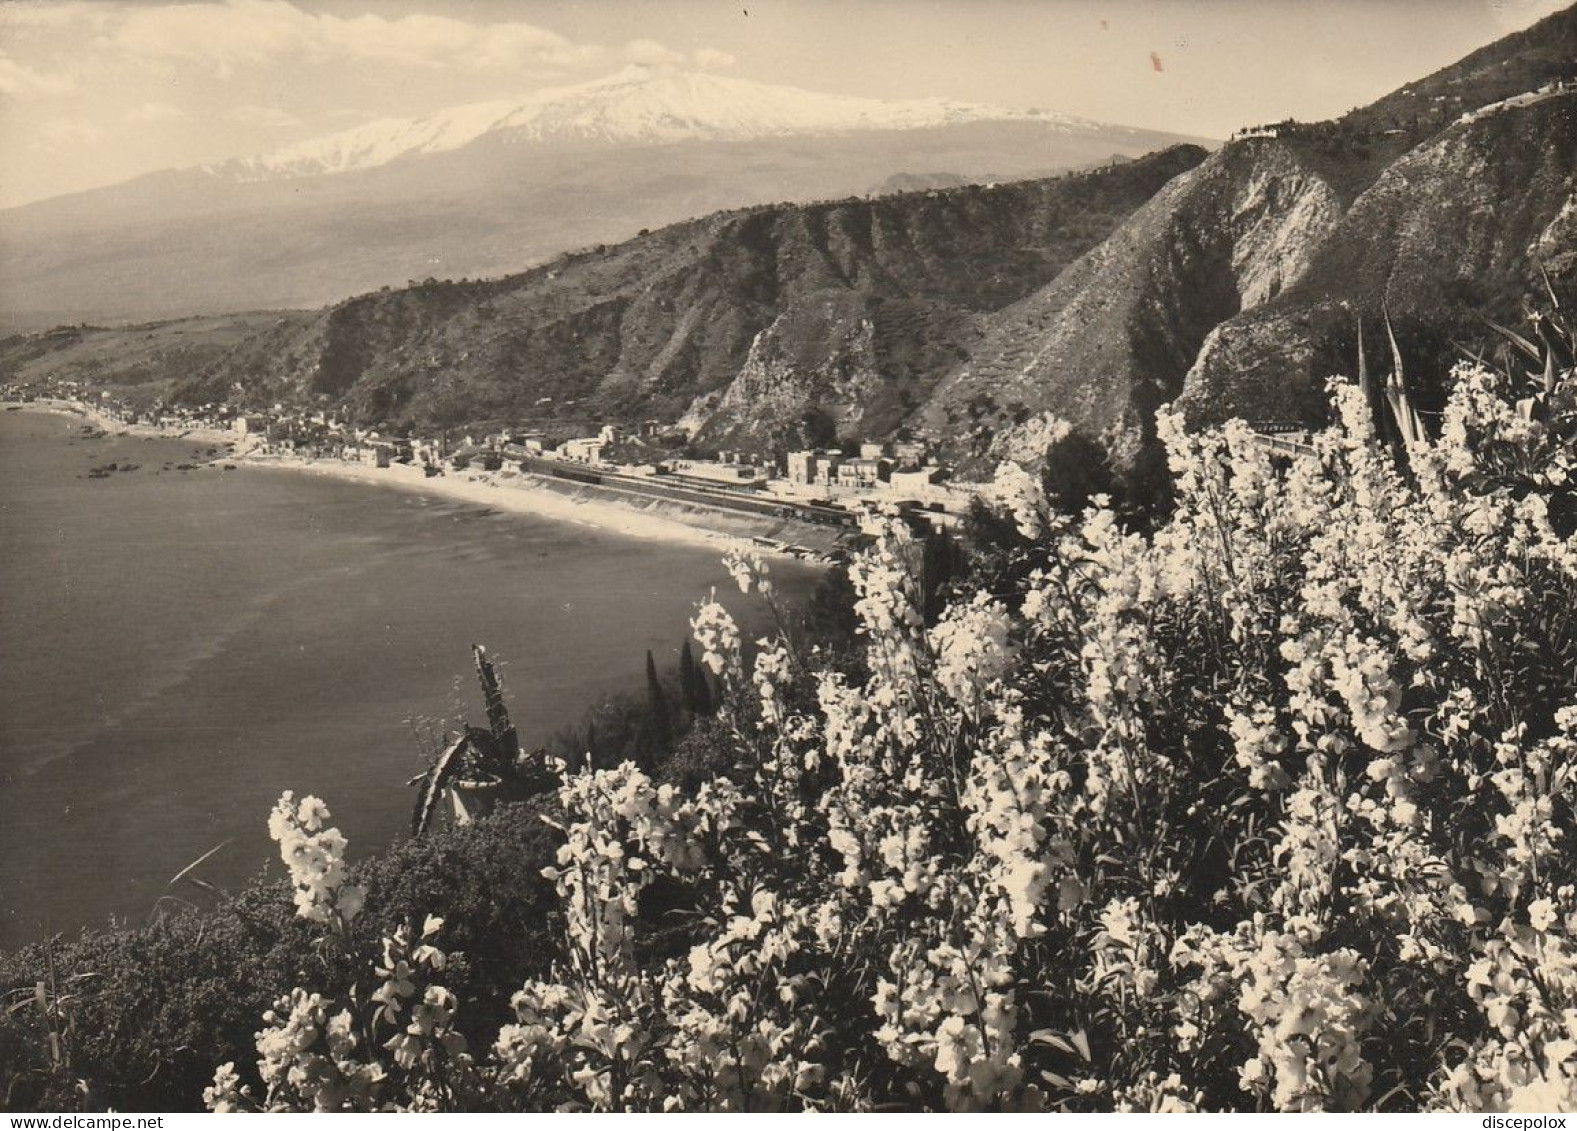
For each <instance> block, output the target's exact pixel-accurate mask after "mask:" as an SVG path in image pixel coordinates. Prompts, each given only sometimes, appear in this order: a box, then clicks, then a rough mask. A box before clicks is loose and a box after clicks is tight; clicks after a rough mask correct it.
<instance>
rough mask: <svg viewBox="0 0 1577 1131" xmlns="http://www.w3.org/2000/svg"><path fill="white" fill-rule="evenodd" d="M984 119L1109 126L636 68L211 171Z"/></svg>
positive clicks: (356, 165) (251, 176) (337, 166)
mask: <svg viewBox="0 0 1577 1131" xmlns="http://www.w3.org/2000/svg"><path fill="white" fill-rule="evenodd" d="M981 121H1027V122H1039V123H1042V124H1044V125H1047V126H1051V127H1052V128H1054V129H1057V130H1058V131H1059V132H1065V133H1077V132H1082V131H1085V130H1092V129H1097V128H1100V127H1098V126H1097V125H1096V123H1093V122H1086V121H1084V120H1083V119H1079V118H1073V117H1068V116H1066V115H1061V114H1054V113H1048V112H1045V111H1039V110H1027V111H1026V110H1005V109H1002V108H999V107H995V106H983V105H977V104H973V103H968V102H955V101H952V100H949V99H944V98H924V99H912V100H906V101H884V100H881V99H875V98H856V97H851V96H847V95H839V94H821V93H817V92H815V91H809V90H800V89H798V88H796V87H790V86H769V85H766V84H763V83H754V82H748V81H745V80H743V79H735V78H725V77H723V76H719V75H712V74H701V73H693V72H684V71H674V70H669V69H654V68H648V67H641V66H631V67H627V68H625V69H624V70H622V71H620V72H618V73H617V74H613V75H609V76H608V77H606V78H603V79H598V80H596V81H593V82H588V83H581V84H579V85H576V86H564V87H554V88H549V89H544V90H539V91H536V92H534V93H532V94H529V95H526V96H525V97H523V98H519V99H512V100H509V99H506V100H502V101H495V102H479V103H473V104H470V105H466V106H456V107H453V108H451V109H448V110H441V111H438V112H437V113H434V114H429V115H426V116H425V117H421V118H408V119H407V118H382V119H379V120H377V121H373V122H368V123H366V124H365V125H361V126H357V127H355V128H354V129H350V130H346V131H344V132H342V133H336V134H331V135H329V136H327V137H321V138H314V139H311V140H308V141H304V142H300V143H298V144H296V145H292V146H288V147H286V148H284V149H280V150H276V151H275V152H273V153H269V154H265V155H263V156H259V157H247V158H241V159H237V160H234V161H227V162H225V163H224V164H222V165H213V166H207V169H208V171H209V172H211V173H214V174H217V175H223V176H229V177H233V178H235V179H237V180H243V181H254V180H275V179H281V178H288V177H306V176H316V175H319V174H324V173H344V172H350V171H352V170H356V169H368V168H372V167H374V166H378V165H386V164H388V163H389V162H391V161H396V160H400V159H402V158H406V157H412V156H416V155H420V154H426V153H440V152H443V151H445V150H452V149H459V148H460V147H461V146H464V145H468V144H470V143H471V142H473V141H476V140H477V139H478V138H481V137H484V136H486V135H497V136H498V137H500V138H501V139H503V140H506V141H529V142H537V143H553V142H581V143H587V142H591V143H599V142H601V143H611V144H623V145H640V144H658V143H665V142H677V141H692V140H703V139H706V140H738V139H746V138H761V137H782V136H789V135H794V134H836V133H850V132H854V131H860V130H911V129H926V128H932V127H938V126H946V125H954V124H958V123H963V122H981Z"/></svg>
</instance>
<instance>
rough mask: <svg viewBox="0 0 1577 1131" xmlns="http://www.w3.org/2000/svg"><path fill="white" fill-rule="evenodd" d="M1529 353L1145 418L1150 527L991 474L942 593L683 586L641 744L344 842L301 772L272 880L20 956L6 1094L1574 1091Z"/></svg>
mask: <svg viewBox="0 0 1577 1131" xmlns="http://www.w3.org/2000/svg"><path fill="white" fill-rule="evenodd" d="M1554 324H1555V325H1557V326H1561V327H1562V335H1561V342H1562V343H1563V348H1564V349H1566V350H1569V348H1570V341H1571V339H1570V335H1569V332H1567V331H1565V329H1564V327H1563V326H1562V324H1561V323H1560V322H1559V321H1558V317H1557V320H1556V321H1555V323H1554ZM1519 337H1520V336H1519ZM1516 353H1517V356H1518V361H1517V362H1516V363H1515V364H1513V365H1511V366H1508V367H1506V368H1504V369H1500V370H1496V369H1492V368H1487V367H1485V366H1483V365H1482V364H1477V363H1474V364H1465V365H1462V366H1460V367H1459V368H1458V369H1457V370H1456V371H1455V373H1454V374H1453V375H1452V378H1451V381H1450V382H1449V385H1450V390H1451V391H1450V394H1449V399H1448V400H1447V401H1446V403H1445V405H1444V406H1443V410H1442V412H1441V414H1440V416H1439V417H1438V419H1437V420H1433V419H1431V420H1429V421H1428V422H1427V423H1426V420H1425V418H1424V417H1421V416H1420V415H1419V414H1418V412H1417V411H1416V410H1415V409H1414V408H1413V407H1412V405H1411V404H1410V403H1409V400H1408V397H1407V395H1406V392H1405V389H1402V388H1401V387H1400V384H1399V381H1394V382H1392V384H1391V387H1390V389H1389V391H1388V393H1386V394H1381V393H1379V392H1378V391H1376V392H1375V393H1374V395H1365V391H1364V388H1362V387H1360V386H1353V385H1348V384H1345V383H1341V382H1337V383H1334V384H1333V385H1332V386H1331V403H1332V413H1333V416H1334V418H1335V423H1333V424H1332V425H1331V426H1329V427H1328V428H1326V429H1325V430H1323V431H1320V432H1318V433H1315V434H1313V435H1312V436H1311V437H1309V438H1308V439H1307V442H1303V441H1300V442H1299V448H1298V450H1297V451H1296V452H1295V453H1294V454H1290V455H1289V454H1283V453H1282V452H1280V451H1278V450H1276V449H1274V448H1273V447H1271V446H1270V445H1267V444H1265V443H1264V442H1262V438H1261V437H1258V436H1256V435H1254V434H1253V433H1252V432H1251V431H1250V430H1249V429H1248V428H1247V427H1245V426H1244V425H1243V424H1242V423H1241V422H1230V423H1228V424H1226V425H1224V426H1222V427H1220V428H1216V429H1210V430H1207V431H1204V432H1199V433H1188V432H1186V431H1185V430H1183V429H1182V428H1181V426H1180V421H1179V419H1178V418H1177V417H1176V416H1173V415H1170V414H1163V415H1162V416H1161V417H1160V419H1159V422H1158V430H1159V434H1160V435H1161V437H1162V438H1163V440H1164V442H1165V445H1166V451H1167V459H1168V467H1169V471H1170V476H1171V483H1172V493H1171V494H1172V498H1171V511H1170V513H1169V514H1168V515H1167V516H1165V517H1164V518H1158V519H1153V518H1151V517H1149V516H1145V515H1140V516H1135V515H1132V514H1125V513H1121V512H1119V511H1118V510H1116V509H1114V508H1113V506H1112V505H1111V504H1110V502H1109V500H1108V499H1107V498H1106V497H1105V496H1102V495H1097V496H1095V497H1093V498H1091V499H1090V500H1089V501H1088V504H1087V505H1086V506H1084V507H1083V508H1082V509H1080V510H1078V511H1077V512H1076V513H1068V512H1067V511H1059V510H1057V509H1056V508H1055V507H1053V506H1051V505H1050V504H1049V503H1048V501H1047V496H1046V493H1045V491H1044V488H1043V484H1042V483H1041V481H1040V480H1039V478H1038V477H1037V476H1035V475H1031V474H1028V473H1025V472H1024V471H1022V470H1021V469H1019V468H1017V467H1016V465H1007V466H1005V467H1004V468H1003V469H1002V470H1001V472H1000V474H999V476H998V481H997V500H998V515H999V517H998V519H997V523H996V525H995V527H994V528H993V531H992V536H991V537H990V538H989V539H986V541H987V542H988V545H987V546H985V548H984V549H983V550H982V551H981V552H980V553H978V554H977V555H976V557H975V559H974V562H973V565H972V568H971V571H970V572H969V573H968V574H967V576H964V577H962V578H959V579H957V580H956V581H954V582H953V583H952V585H951V586H950V587H949V588H948V590H947V592H946V594H945V595H944V596H943V597H942V598H941V599H939V600H938V601H937V602H936V611H935V615H934V616H932V617H928V616H926V610H925V605H926V603H927V602H926V600H925V598H924V595H923V594H922V590H921V587H920V561H921V559H922V557H923V550H922V547H921V546H920V545H918V544H917V543H916V542H915V541H914V540H913V538H912V536H910V535H909V534H908V533H907V532H906V531H904V530H903V529H902V528H900V527H896V526H895V527H893V528H892V529H890V530H888V531H887V532H886V534H885V535H884V536H883V537H882V538H881V539H880V540H879V541H878V542H877V544H876V545H874V546H873V547H872V548H871V549H869V550H868V551H867V552H865V553H864V554H862V555H860V556H859V557H857V558H856V559H855V560H854V561H853V562H852V563H851V565H850V566H849V568H848V575H847V584H848V589H849V595H850V596H851V597H852V602H851V605H852V617H853V620H854V625H855V630H854V633H853V635H852V637H851V638H850V641H849V642H850V647H849V649H848V651H847V652H846V653H845V654H842V655H839V654H837V653H835V652H830V651H829V650H828V649H827V648H825V647H820V646H818V644H817V642H816V641H812V640H809V639H807V638H805V637H804V636H803V635H802V634H796V633H795V632H792V631H789V632H780V633H778V634H776V635H773V636H769V637H766V638H764V639H763V640H762V641H761V642H760V643H759V644H758V646H757V647H756V648H755V650H754V652H753V654H752V655H751V656H748V657H747V655H746V653H745V651H744V649H743V642H742V641H741V639H740V634H739V632H738V629H737V628H736V627H735V624H734V621H733V618H732V617H731V616H730V615H729V614H728V612H727V611H726V610H725V609H724V608H723V606H722V605H721V604H719V603H718V602H717V601H716V600H715V599H714V600H708V601H706V602H704V603H703V604H702V605H701V606H700V607H699V608H698V609H697V612H696V615H695V618H694V621H693V628H694V632H695V640H696V645H697V647H696V653H697V657H698V658H697V666H698V667H700V668H702V669H704V670H705V671H706V673H708V678H709V680H710V683H709V692H715V698H714V699H713V702H712V703H711V704H710V707H711V708H712V711H713V713H711V714H708V715H706V716H704V718H698V719H694V720H692V723H693V725H692V727H691V729H690V731H689V733H688V734H686V735H685V736H683V737H682V738H679V739H678V741H677V743H676V745H675V746H674V749H673V751H672V752H671V753H669V754H668V755H667V756H666V757H663V758H658V759H656V760H654V761H653V762H652V763H651V764H650V765H642V764H641V762H640V761H639V760H638V759H636V758H634V757H631V758H629V759H627V760H624V761H622V762H620V763H618V764H616V765H614V764H607V763H605V762H603V761H601V760H598V761H596V762H594V763H587V762H585V761H584V760H583V761H582V762H581V763H580V764H578V765H573V764H561V769H560V776H559V780H558V784H557V787H556V788H555V789H554V790H553V791H552V792H551V793H549V794H547V795H545V796H543V797H541V798H539V799H537V800H536V801H534V802H531V803H528V804H526V805H523V806H513V807H507V808H505V809H503V810H501V811H500V812H499V813H497V814H496V815H494V816H493V817H490V818H488V819H487V820H484V821H481V822H478V823H477V824H475V825H471V826H467V827H464V828H459V829H454V830H448V831H444V832H440V833H438V834H435V835H433V836H432V837H430V838H428V839H425V840H422V841H418V842H412V843H410V844H407V845H404V846H402V847H400V848H398V849H396V850H395V851H394V852H392V853H390V854H387V855H385V856H383V857H379V858H377V859H375V860H372V861H369V862H367V863H366V864H364V865H362V866H360V867H357V868H347V867H346V866H345V864H344V861H343V846H344V841H343V837H341V836H340V834H339V833H338V831H337V830H335V829H333V828H331V827H329V825H328V821H329V817H328V814H327V812H326V807H324V806H323V805H322V803H321V802H319V801H317V800H316V799H296V798H291V797H287V798H285V799H282V801H281V803H280V806H279V807H278V808H277V809H276V811H275V815H274V818H273V819H272V823H271V829H273V831H274V832H275V835H276V839H278V840H279V841H280V845H281V850H282V852H283V854H284V856H285V858H286V862H287V865H288V868H289V870H290V872H291V873H292V882H291V883H290V884H289V885H282V884H278V883H274V884H267V883H264V884H260V885H258V886H256V887H254V888H253V889H251V890H249V891H248V892H247V893H245V894H244V895H242V896H240V897H238V898H237V899H235V900H230V901H227V902H225V903H224V904H222V905H221V906H220V907H218V908H217V909H216V910H215V911H213V912H211V913H210V914H209V915H206V916H184V917H176V918H173V919H171V920H170V921H169V922H167V923H165V924H162V925H160V926H159V927H157V928H154V929H151V930H148V931H144V932H139V933H132V934H125V935H105V936H94V937H90V938H88V939H85V940H84V941H82V942H80V943H77V944H73V945H72V946H70V947H63V946H61V945H60V944H58V943H57V944H53V945H51V946H39V947H33V948H30V949H29V950H27V951H24V952H22V953H20V954H18V955H15V956H11V957H10V958H8V959H6V961H5V967H4V979H3V980H4V982H5V984H7V985H9V986H14V987H16V989H17V991H18V993H17V995H16V996H15V997H14V998H13V1000H14V1001H15V1003H16V1004H15V1006H14V1007H13V1008H11V1009H10V1010H9V1011H8V1013H7V1015H6V1018H5V1022H4V1026H3V1028H0V1042H3V1043H0V1056H3V1057H4V1058H5V1059H4V1065H5V1075H6V1076H7V1078H8V1081H9V1083H8V1088H9V1093H8V1100H7V1102H8V1103H10V1104H12V1105H17V1106H26V1105H37V1104H44V1103H53V1104H67V1103H80V1104H83V1105H85V1106H94V1105H105V1104H112V1105H114V1106H116V1107H119V1108H123V1109H124V1108H129V1107H135V1106H138V1105H139V1104H142V1105H147V1106H158V1107H164V1106H179V1105H188V1106H192V1105H196V1104H198V1103H199V1102H206V1103H207V1104H208V1105H209V1106H211V1107H213V1108H215V1109H217V1110H244V1109H253V1108H266V1109H273V1110H293V1109H308V1110H310V1109H333V1110H341V1109H345V1110H359V1109H385V1108H416V1109H467V1110H479V1109H505V1110H521V1109H525V1110H541V1109H599V1110H630V1109H643V1108H662V1109H669V1110H673V1109H686V1110H688V1109H717V1110H766V1109H815V1110H844V1109H855V1110H867V1109H874V1108H889V1109H890V1108H893V1107H897V1108H902V1109H921V1108H948V1109H974V1108H994V1109H1037V1110H1038V1109H1052V1110H1059V1109H1060V1110H1109V1109H1113V1108H1115V1109H1119V1110H1188V1109H1193V1108H1200V1109H1249V1110H1254V1109H1260V1110H1287V1111H1320V1110H1362V1109H1382V1110H1417V1109H1420V1108H1430V1109H1440V1110H1464V1111H1475V1112H1482V1111H1496V1110H1518V1109H1522V1110H1552V1109H1556V1108H1563V1107H1570V1106H1573V1105H1577V1054H1574V1053H1573V1052H1572V1051H1571V1050H1572V1048H1573V1035H1572V1033H1571V1032H1570V1030H1569V1018H1570V1017H1571V1016H1572V1015H1573V1013H1572V1011H1573V1010H1574V1009H1577V975H1574V973H1573V972H1574V970H1577V944H1574V943H1573V941H1572V940H1573V938H1574V937H1577V915H1574V914H1573V912H1572V907H1573V898H1574V897H1573V892H1574V891H1577V869H1574V866H1573V863H1572V860H1571V858H1570V854H1569V853H1568V852H1567V851H1566V850H1565V847H1564V846H1565V844H1566V841H1567V840H1568V839H1569V838H1570V837H1571V836H1572V835H1573V833H1574V832H1577V829H1574V827H1573V826H1574V825H1577V620H1574V616H1573V610H1574V609H1577V505H1574V504H1577V485H1574V480H1573V476H1574V475H1577V376H1574V374H1573V372H1572V369H1571V362H1570V354H1569V352H1566V353H1562V354H1560V355H1558V356H1557V354H1555V353H1554V352H1549V351H1543V350H1541V349H1540V346H1539V345H1538V344H1537V343H1535V342H1533V341H1532V340H1531V339H1526V338H1523V339H1521V341H1520V343H1518V344H1517V345H1516ZM1529 363H1535V364H1533V369H1532V372H1531V373H1530V372H1528V371H1527V370H1528V365H1529ZM1365 385H1366V386H1367V385H1368V382H1367V381H1366V382H1365ZM730 568H731V570H732V572H733V573H734V574H735V576H736V579H737V580H738V582H739V584H740V586H741V588H742V589H745V590H749V591H750V592H752V593H760V592H761V591H762V589H763V586H766V587H767V591H768V593H770V584H771V578H770V575H769V573H768V571H766V570H764V569H763V567H762V566H761V564H760V563H758V562H752V561H750V560H748V559H745V558H736V559H734V560H733V561H732V562H731V566H730ZM831 599H832V598H831V597H830V596H829V597H828V598H826V600H828V601H830V600H831ZM654 675H655V672H654ZM652 683H653V684H656V685H659V686H660V685H661V683H662V681H661V679H660V678H659V679H654V680H653V681H652ZM649 694H650V686H649ZM662 698H663V701H664V702H665V703H666V702H667V701H668V694H667V692H666V691H664V694H663V696H662ZM264 816H265V815H264V814H259V819H260V820H261V819H262V818H263V817H264ZM351 832H352V833H354V830H351Z"/></svg>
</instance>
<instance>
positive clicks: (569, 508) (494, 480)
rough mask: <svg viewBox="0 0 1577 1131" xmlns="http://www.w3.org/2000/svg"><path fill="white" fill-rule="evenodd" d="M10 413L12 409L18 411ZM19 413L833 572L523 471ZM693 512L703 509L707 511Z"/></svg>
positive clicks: (734, 519)
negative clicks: (309, 453)
mask: <svg viewBox="0 0 1577 1131" xmlns="http://www.w3.org/2000/svg"><path fill="white" fill-rule="evenodd" d="M5 407H6V408H7V409H9V408H10V407H11V405H9V404H8V405H6V406H5ZM18 407H20V408H21V410H22V411H24V412H44V413H51V414H54V415H59V416H69V417H74V418H76V419H79V420H85V421H86V422H88V423H89V424H92V425H93V426H94V427H96V428H99V429H101V430H102V431H104V432H106V433H109V434H111V435H117V436H131V437H134V438H137V439H145V440H183V441H188V442H191V443H197V444H205V445H210V446H228V447H230V449H231V450H230V451H229V452H228V453H226V454H223V455H220V456H217V457H215V458H213V459H211V460H209V461H208V462H209V463H210V464H220V463H233V464H235V465H237V466H239V467H251V468H263V469H270V468H271V469H274V470H277V471H289V472H295V473H297V474H302V473H305V474H310V475H321V476H326V477H329V478H332V479H338V480H340V481H342V482H346V483H358V484H363V485H366V486H372V487H384V488H390V489H394V490H398V491H405V492H407V493H409V494H422V495H427V496H429V497H431V498H436V499H443V500H446V501H449V502H457V503H466V504H470V505H474V506H482V507H488V508H491V509H494V510H498V511H502V512H503V513H506V514H510V515H515V516H518V517H523V518H542V519H547V520H549V521H554V522H568V523H574V524H576V525H580V526H587V527H591V528H593V529H597V530H601V531H604V532H606V533H609V534H614V535H618V536H621V537H627V538H637V539H641V540H643V541H660V542H668V543H670V544H674V543H677V544H682V545H688V546H693V547H699V548H705V549H713V550H717V551H719V552H722V551H726V550H729V549H748V550H749V551H751V552H752V553H754V554H757V555H759V556H762V557H771V558H777V559H780V560H788V561H801V562H804V563H805V564H807V565H811V566H820V567H825V564H826V563H824V562H822V561H819V560H817V559H814V558H810V559H806V558H801V557H799V556H797V555H794V554H789V553H787V552H784V551H779V550H773V549H769V548H767V547H763V546H761V545H760V544H758V543H756V542H754V541H752V538H753V537H754V536H756V535H758V534H759V535H766V534H769V533H770V532H771V531H772V530H773V529H774V528H776V527H777V526H780V525H781V520H779V521H774V520H770V519H765V518H763V519H755V518H752V517H750V516H748V515H745V514H742V513H738V512H727V511H723V510H722V509H721V508H720V509H719V510H718V512H717V515H716V517H715V521H716V523H717V524H718V526H720V527H721V526H727V527H732V529H718V528H716V527H709V526H704V525H700V524H698V523H692V522H687V521H685V520H684V519H683V518H681V517H678V516H676V515H674V514H673V513H672V512H673V510H675V509H677V508H679V507H682V506H684V505H686V504H677V503H666V502H663V501H660V500H652V501H651V504H650V506H649V507H648V506H638V505H626V504H625V503H623V502H620V501H618V500H616V499H613V498H608V497H590V498H588V497H587V495H588V494H589V493H590V492H593V491H598V490H600V488H596V487H593V486H590V485H582V484H574V485H570V484H565V485H563V486H562V487H560V486H558V485H556V484H555V485H554V486H550V485H549V484H548V482H547V481H546V480H543V479H541V478H539V477H538V476H535V475H532V474H530V473H524V472H519V471H487V472H481V471H453V470H446V471H445V472H444V473H443V474H442V475H437V476H428V475H426V474H425V473H424V472H423V471H422V469H421V468H419V467H416V466H414V465H408V464H394V465H391V466H389V467H375V466H373V465H372V464H367V463H361V462H352V461H349V460H339V459H332V458H327V457H322V458H314V459H309V458H307V457H304V456H284V455H263V454H261V453H258V452H256V451H252V450H248V448H247V438H246V437H244V436H237V435H235V434H234V433H233V432H228V431H224V430H221V429H214V428H191V429H187V430H184V431H181V432H170V431H166V430H164V429H162V428H159V427H157V426H154V425H147V424H123V423H121V422H120V421H117V420H113V419H111V418H110V417H107V416H105V415H104V414H103V413H102V412H100V411H99V410H97V409H95V408H93V407H92V406H90V405H86V404H81V403H73V402H69V401H59V400H53V401H48V402H45V401H33V402H24V403H21V404H20V405H19V406H18ZM254 446H255V445H254ZM691 505H696V506H699V504H691ZM706 517H707V518H712V517H713V516H711V515H707V516H706Z"/></svg>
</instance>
